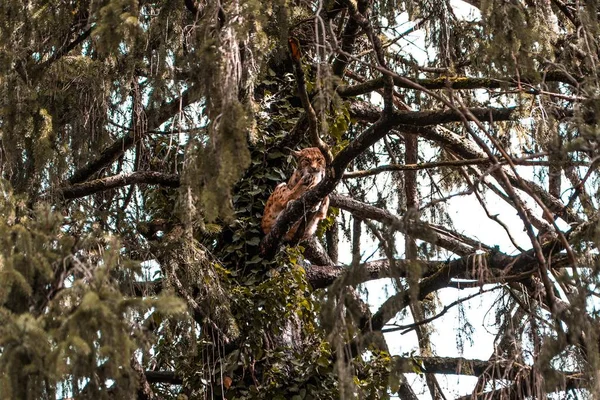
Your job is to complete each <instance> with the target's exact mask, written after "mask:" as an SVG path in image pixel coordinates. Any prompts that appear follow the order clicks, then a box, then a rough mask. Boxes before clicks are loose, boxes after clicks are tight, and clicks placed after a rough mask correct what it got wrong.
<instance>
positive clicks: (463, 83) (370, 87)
mask: <svg viewBox="0 0 600 400" xmlns="http://www.w3.org/2000/svg"><path fill="white" fill-rule="evenodd" d="M393 78H394V86H396V87H400V88H406V89H413V88H414V85H409V84H407V83H406V81H403V80H400V79H397V78H396V77H393ZM573 80H574V79H573V77H572V76H570V75H567V74H565V73H563V72H561V71H551V72H547V73H546V75H545V76H544V79H543V80H542V81H539V80H536V79H528V78H524V77H520V79H517V78H504V79H492V78H471V77H466V76H456V77H449V76H444V77H440V78H434V79H413V80H412V82H413V83H414V84H417V85H419V86H422V87H424V88H426V89H430V90H436V89H499V88H506V87H517V86H518V85H519V84H521V85H522V84H525V83H526V84H530V85H535V84H540V83H544V82H561V83H566V84H570V85H573V84H577V83H578V82H581V81H582V80H583V79H582V78H580V77H577V78H575V82H573ZM383 86H384V80H383V77H379V78H375V79H372V80H369V81H366V82H362V83H359V84H357V85H353V86H340V87H338V88H337V92H338V94H339V95H340V96H342V97H354V96H360V95H363V94H366V93H371V92H373V91H375V90H378V89H381V88H382V87H383Z"/></svg>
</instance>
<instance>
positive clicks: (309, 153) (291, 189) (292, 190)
mask: <svg viewBox="0 0 600 400" xmlns="http://www.w3.org/2000/svg"><path fill="white" fill-rule="evenodd" d="M293 154H294V157H296V160H297V161H298V166H297V168H296V169H295V170H294V173H293V174H292V177H291V178H290V180H289V182H288V183H287V184H286V183H280V184H279V185H277V187H276V188H275V190H274V191H273V193H272V194H271V196H270V197H269V200H268V201H267V205H266V206H265V212H264V214H263V218H262V224H261V226H262V229H263V232H264V233H265V234H268V233H269V232H271V229H272V228H273V225H275V222H276V221H277V218H278V217H279V215H281V212H282V211H283V210H285V208H286V207H287V206H288V204H290V202H291V201H292V200H297V199H298V198H300V196H302V195H303V194H304V193H306V192H307V191H308V190H309V189H311V188H313V187H315V186H316V185H317V184H318V183H319V182H321V181H322V180H323V177H324V176H325V158H324V157H323V155H322V154H321V151H320V150H319V149H318V148H316V147H309V148H306V149H302V150H300V151H293ZM328 207H329V197H325V198H324V199H323V201H321V203H320V204H318V205H317V206H316V207H315V209H314V210H310V211H316V214H315V215H314V216H313V217H312V218H311V219H310V220H308V221H307V222H306V229H305V231H304V236H303V238H309V237H310V236H312V235H314V234H315V231H316V230H317V225H318V224H319V221H321V220H322V219H324V218H325V217H326V216H327V208H328ZM305 218H306V217H305ZM301 223H302V220H300V221H298V222H296V223H295V224H294V225H293V226H292V227H291V228H290V230H289V231H288V232H287V233H286V235H285V240H287V241H291V240H292V239H293V238H294V236H295V234H296V231H297V230H298V227H299V226H300V224H301Z"/></svg>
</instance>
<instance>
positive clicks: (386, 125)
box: [261, 117, 391, 258]
mask: <svg viewBox="0 0 600 400" xmlns="http://www.w3.org/2000/svg"><path fill="white" fill-rule="evenodd" d="M390 128H391V123H390V120H389V119H388V118H386V117H383V118H381V119H379V120H378V121H377V122H375V123H374V124H373V125H371V126H370V127H369V128H367V129H366V130H365V131H364V132H363V133H362V134H361V135H360V136H359V137H357V138H356V139H355V140H354V141H352V142H351V143H350V144H349V145H348V146H347V147H345V148H344V149H343V150H342V151H340V152H339V153H338V155H337V157H336V158H335V159H334V160H333V162H332V163H331V166H330V167H328V169H327V174H326V176H325V179H323V181H322V182H321V183H319V184H318V185H317V186H316V187H315V188H314V189H312V190H310V191H308V192H307V193H305V194H304V195H303V196H302V197H301V198H300V199H299V200H297V201H295V202H293V203H291V204H290V206H288V208H286V210H285V211H284V212H283V213H282V214H281V215H280V216H279V218H278V219H277V222H276V223H275V225H274V226H273V229H272V230H271V232H270V233H269V234H268V235H267V236H266V237H265V238H264V239H263V241H262V242H261V253H262V254H263V256H264V257H266V258H271V257H273V255H274V254H275V251H276V249H277V247H278V246H279V243H280V242H281V239H282V237H283V235H284V234H285V232H287V231H288V230H289V229H290V228H291V226H292V225H293V224H294V223H295V222H296V221H297V220H299V219H300V217H301V215H302V213H303V212H304V210H311V209H312V208H313V207H315V206H316V205H317V203H319V202H320V201H321V200H323V198H324V197H325V196H327V195H328V194H330V193H331V192H332V191H333V190H334V189H335V186H336V185H337V183H338V182H339V181H340V180H341V179H342V177H343V175H344V170H345V169H346V167H347V166H348V164H349V163H350V162H351V161H352V160H353V159H354V158H355V157H357V156H358V155H359V154H361V153H362V152H363V151H365V150H366V149H367V148H369V147H370V146H372V145H373V144H374V143H376V142H377V141H378V140H380V139H381V138H382V137H384V136H385V135H386V134H387V133H388V132H389V130H390Z"/></svg>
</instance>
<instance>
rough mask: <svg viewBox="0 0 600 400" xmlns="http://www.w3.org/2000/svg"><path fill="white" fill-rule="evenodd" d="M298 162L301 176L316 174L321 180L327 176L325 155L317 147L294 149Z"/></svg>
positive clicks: (318, 179) (293, 152)
mask: <svg viewBox="0 0 600 400" xmlns="http://www.w3.org/2000/svg"><path fill="white" fill-rule="evenodd" d="M292 154H294V157H296V161H297V162H298V167H297V168H296V169H297V171H299V172H300V176H304V175H306V174H311V175H314V176H315V177H316V178H317V181H318V182H320V181H321V180H322V179H323V177H324V176H325V157H323V154H321V150H319V149H318V148H317V147H308V148H306V149H302V150H300V151H292Z"/></svg>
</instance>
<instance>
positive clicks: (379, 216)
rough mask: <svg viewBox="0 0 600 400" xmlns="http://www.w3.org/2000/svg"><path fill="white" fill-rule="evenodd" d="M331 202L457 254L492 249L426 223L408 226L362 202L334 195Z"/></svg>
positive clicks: (331, 196)
mask: <svg viewBox="0 0 600 400" xmlns="http://www.w3.org/2000/svg"><path fill="white" fill-rule="evenodd" d="M329 200H330V204H331V206H332V207H338V208H341V209H343V210H346V211H349V212H351V213H352V214H353V215H354V216H355V217H359V218H362V219H371V220H375V221H379V222H383V223H385V224H387V225H389V226H391V227H392V228H393V229H394V230H396V231H398V232H400V233H403V234H407V233H410V234H411V235H413V236H414V237H415V238H417V239H421V240H424V241H426V242H429V243H433V244H435V245H437V246H440V247H443V248H445V249H447V250H450V251H451V252H453V253H455V254H459V255H467V254H471V253H473V252H475V251H476V250H478V249H489V248H490V247H489V246H487V245H485V244H483V243H479V242H477V241H475V240H473V239H470V243H469V244H465V243H463V242H462V241H461V236H462V235H460V234H453V233H452V232H449V231H442V230H441V229H440V228H439V227H430V226H429V225H428V224H426V223H422V222H418V223H411V225H410V226H407V224H406V223H405V222H404V220H402V219H401V218H400V217H398V216H396V215H394V214H392V213H390V212H389V211H387V210H383V209H381V208H377V207H375V206H372V205H369V204H365V203H361V202H360V201H357V200H354V199H351V198H349V197H345V196H341V195H338V194H332V195H330V196H329ZM475 242H477V243H478V246H473V243H475Z"/></svg>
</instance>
